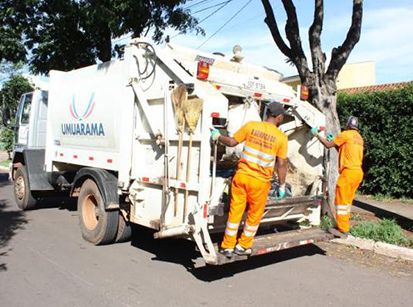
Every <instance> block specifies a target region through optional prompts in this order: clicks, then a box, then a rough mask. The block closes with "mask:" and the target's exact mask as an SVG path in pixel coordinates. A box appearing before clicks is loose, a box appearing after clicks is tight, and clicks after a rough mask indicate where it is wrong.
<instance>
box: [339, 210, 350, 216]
mask: <svg viewBox="0 0 413 307" xmlns="http://www.w3.org/2000/svg"><path fill="white" fill-rule="evenodd" d="M347 214H349V212H348V211H343V210H337V215H347Z"/></svg>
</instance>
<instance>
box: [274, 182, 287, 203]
mask: <svg viewBox="0 0 413 307" xmlns="http://www.w3.org/2000/svg"><path fill="white" fill-rule="evenodd" d="M283 198H285V183H284V184H282V185H280V187H279V188H278V192H277V198H276V199H277V200H281V199H283Z"/></svg>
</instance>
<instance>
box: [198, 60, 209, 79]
mask: <svg viewBox="0 0 413 307" xmlns="http://www.w3.org/2000/svg"><path fill="white" fill-rule="evenodd" d="M208 75H209V64H208V63H206V62H203V61H199V62H198V71H197V73H196V77H197V78H198V79H199V80H206V79H208Z"/></svg>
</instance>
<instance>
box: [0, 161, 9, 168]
mask: <svg viewBox="0 0 413 307" xmlns="http://www.w3.org/2000/svg"><path fill="white" fill-rule="evenodd" d="M10 161H11V160H4V161H1V162H0V166H3V167H9V164H10Z"/></svg>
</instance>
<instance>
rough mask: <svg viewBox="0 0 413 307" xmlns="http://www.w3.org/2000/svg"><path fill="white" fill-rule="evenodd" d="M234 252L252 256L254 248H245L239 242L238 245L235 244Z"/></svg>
mask: <svg viewBox="0 0 413 307" xmlns="http://www.w3.org/2000/svg"><path fill="white" fill-rule="evenodd" d="M234 253H235V254H237V255H239V256H251V254H252V249H251V248H243V247H242V246H241V245H239V244H237V246H235V250H234Z"/></svg>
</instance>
